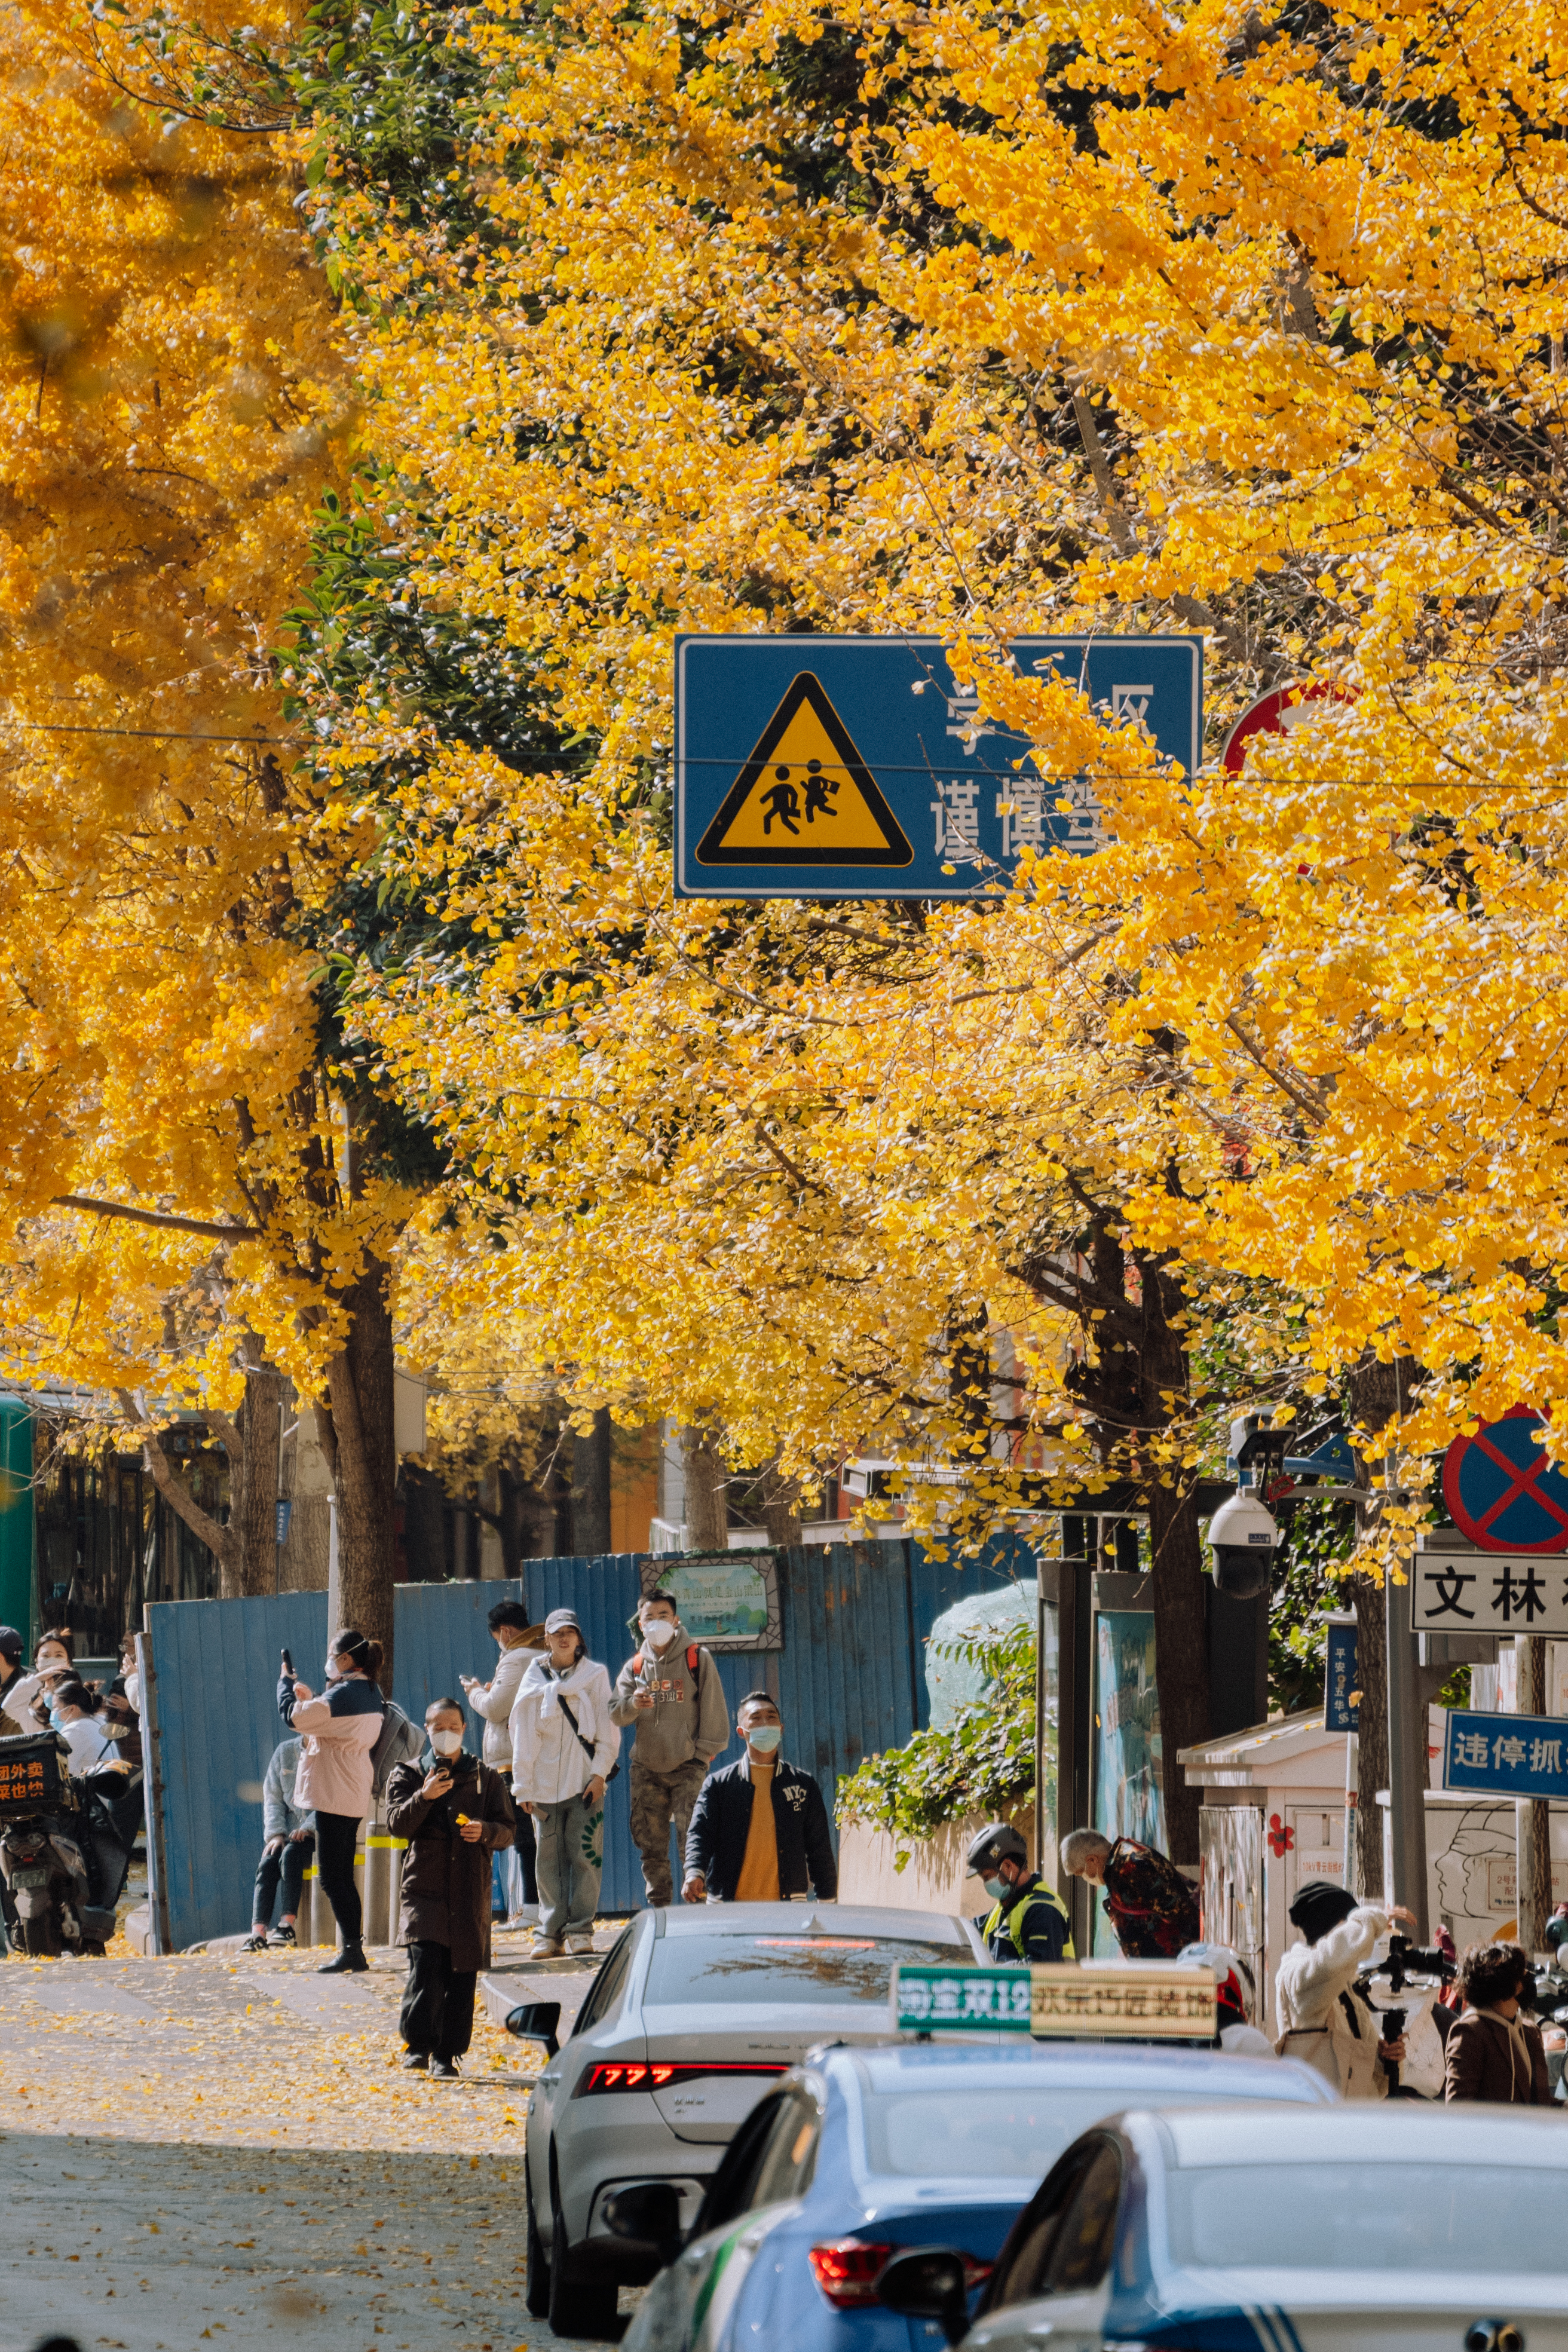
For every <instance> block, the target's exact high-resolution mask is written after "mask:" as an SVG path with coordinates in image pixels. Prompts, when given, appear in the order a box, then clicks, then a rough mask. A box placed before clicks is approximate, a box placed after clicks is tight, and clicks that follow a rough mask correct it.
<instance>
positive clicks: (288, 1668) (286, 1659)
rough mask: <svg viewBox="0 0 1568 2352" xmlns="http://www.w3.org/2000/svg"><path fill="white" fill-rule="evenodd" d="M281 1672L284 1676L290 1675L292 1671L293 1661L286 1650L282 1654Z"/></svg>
mask: <svg viewBox="0 0 1568 2352" xmlns="http://www.w3.org/2000/svg"><path fill="white" fill-rule="evenodd" d="M283 1671H284V1673H285V1674H286V1675H291V1674H292V1673H293V1671H294V1661H293V1659H292V1658H291V1657H290V1656H289V1653H288V1651H287V1650H285V1651H284V1653H283Z"/></svg>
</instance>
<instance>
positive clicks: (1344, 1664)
mask: <svg viewBox="0 0 1568 2352" xmlns="http://www.w3.org/2000/svg"><path fill="white" fill-rule="evenodd" d="M1355 1661H1356V1642H1355V1620H1354V1618H1353V1617H1352V1618H1349V1619H1344V1620H1342V1619H1338V1618H1334V1617H1331V1618H1330V1620H1329V1647H1328V1662H1327V1671H1326V1672H1325V1674H1324V1677H1323V1728H1324V1730H1325V1731H1357V1730H1359V1729H1360V1727H1361V1686H1360V1685H1359V1684H1358V1682H1357V1681H1356V1664H1355ZM1352 1691H1354V1692H1355V1694H1356V1704H1355V1705H1354V1706H1352V1705H1351V1693H1352Z"/></svg>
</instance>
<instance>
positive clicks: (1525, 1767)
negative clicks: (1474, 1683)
mask: <svg viewBox="0 0 1568 2352" xmlns="http://www.w3.org/2000/svg"><path fill="white" fill-rule="evenodd" d="M1443 1786H1444V1788H1445V1789H1474V1790H1478V1791H1479V1792H1480V1793H1482V1794H1484V1795H1487V1796H1494V1797H1568V1721H1564V1719H1563V1717H1561V1716H1556V1715H1478V1714H1472V1713H1470V1712H1469V1711H1468V1710H1466V1709H1456V1711H1455V1712H1454V1713H1453V1714H1452V1715H1450V1716H1449V1717H1448V1729H1447V1739H1446V1742H1445V1744H1444V1748H1443Z"/></svg>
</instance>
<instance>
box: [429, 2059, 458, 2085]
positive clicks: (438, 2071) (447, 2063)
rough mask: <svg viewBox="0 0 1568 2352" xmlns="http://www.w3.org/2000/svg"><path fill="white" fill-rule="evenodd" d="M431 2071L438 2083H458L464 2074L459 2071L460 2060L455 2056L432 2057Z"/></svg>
mask: <svg viewBox="0 0 1568 2352" xmlns="http://www.w3.org/2000/svg"><path fill="white" fill-rule="evenodd" d="M430 2073H431V2075H432V2077H433V2079H434V2080H435V2081H436V2082H437V2083H458V2082H461V2080H462V2076H461V2075H460V2074H458V2062H457V2060H456V2059H455V2058H432V2059H431V2061H430Z"/></svg>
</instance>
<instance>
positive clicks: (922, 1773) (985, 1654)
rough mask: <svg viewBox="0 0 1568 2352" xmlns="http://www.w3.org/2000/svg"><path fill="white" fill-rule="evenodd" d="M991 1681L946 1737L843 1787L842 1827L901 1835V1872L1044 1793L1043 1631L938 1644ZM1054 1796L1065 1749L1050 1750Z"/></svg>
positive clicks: (897, 1753)
mask: <svg viewBox="0 0 1568 2352" xmlns="http://www.w3.org/2000/svg"><path fill="white" fill-rule="evenodd" d="M937 1655H938V1656H939V1657H952V1658H961V1659H963V1661H964V1662H965V1663H966V1664H973V1665H977V1666H979V1667H980V1668H981V1669H982V1671H983V1672H984V1674H985V1675H987V1676H988V1677H989V1687H988V1688H987V1690H986V1692H985V1695H984V1697H983V1698H979V1699H975V1700H973V1701H972V1702H971V1703H970V1704H969V1705H968V1706H963V1707H961V1708H960V1709H959V1711H958V1713H957V1715H956V1716H955V1717H953V1720H952V1723H950V1724H948V1725H947V1726H945V1727H944V1728H943V1729H942V1730H940V1731H935V1730H932V1731H917V1732H916V1734H915V1736H914V1738H912V1739H910V1740H906V1742H905V1743H904V1745H903V1747H902V1748H888V1749H887V1750H886V1751H885V1752H884V1753H883V1754H882V1755H880V1756H868V1757H867V1758H866V1759H865V1761H864V1762H863V1763H862V1764H861V1766H860V1768H859V1769H858V1771H857V1772H855V1773H853V1774H852V1775H851V1776H850V1778H849V1779H848V1780H841V1781H840V1782H839V1784H838V1802H837V1814H838V1819H839V1821H840V1822H867V1823H868V1824H869V1825H870V1826H871V1827H872V1828H874V1829H881V1830H891V1831H892V1832H893V1835H894V1837H895V1839H896V1840H897V1841H898V1847H897V1852H896V1853H895V1856H894V1868H895V1869H898V1870H902V1869H903V1867H904V1865H905V1864H906V1863H907V1862H908V1861H909V1859H910V1851H911V1850H912V1848H913V1847H914V1846H916V1845H919V1844H922V1843H924V1842H925V1840H926V1839H928V1838H930V1837H931V1835H933V1833H934V1832H936V1831H937V1830H939V1829H941V1828H942V1827H943V1826H944V1824H945V1823H947V1822H955V1821H962V1820H963V1818H964V1816H965V1814H968V1813H986V1814H998V1813H1005V1812H1009V1811H1012V1810H1013V1809H1014V1808H1015V1807H1016V1806H1018V1805H1021V1804H1023V1803H1024V1802H1025V1801H1026V1800H1027V1799H1028V1798H1030V1797H1032V1796H1033V1794H1034V1789H1035V1629H1034V1627H1033V1626H1032V1625H1030V1624H1020V1625H1012V1626H1009V1627H1008V1628H1007V1629H1006V1631H1005V1633H986V1634H984V1635H982V1636H980V1637H979V1638H977V1639H976V1640H974V1641H973V1642H957V1643H951V1644H950V1643H942V1644H939V1645H937ZM1046 1796H1047V1804H1048V1805H1049V1806H1050V1807H1053V1808H1054V1806H1055V1803H1056V1743H1055V1740H1054V1738H1052V1739H1051V1740H1049V1741H1048V1742H1047V1787H1046Z"/></svg>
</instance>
